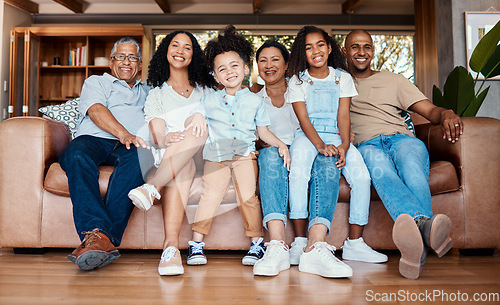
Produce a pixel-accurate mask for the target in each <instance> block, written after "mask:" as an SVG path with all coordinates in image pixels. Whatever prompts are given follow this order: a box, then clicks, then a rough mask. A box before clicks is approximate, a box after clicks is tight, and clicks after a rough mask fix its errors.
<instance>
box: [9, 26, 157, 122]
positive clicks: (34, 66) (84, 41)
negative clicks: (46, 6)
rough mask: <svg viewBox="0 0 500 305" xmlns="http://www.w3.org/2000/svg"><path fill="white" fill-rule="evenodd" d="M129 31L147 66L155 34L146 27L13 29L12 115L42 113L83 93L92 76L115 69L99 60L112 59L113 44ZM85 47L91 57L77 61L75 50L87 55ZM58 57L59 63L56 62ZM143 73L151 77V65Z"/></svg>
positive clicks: (145, 77)
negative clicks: (86, 81)
mask: <svg viewBox="0 0 500 305" xmlns="http://www.w3.org/2000/svg"><path fill="white" fill-rule="evenodd" d="M126 36H128V37H132V38H134V39H135V40H137V42H139V44H141V48H142V59H143V67H147V66H148V64H149V59H150V53H149V50H150V39H149V38H148V37H147V36H146V35H145V32H144V28H143V27H141V26H126V27H16V28H14V30H13V31H11V52H10V91H9V117H13V116H19V115H32V116H37V115H39V112H38V108H40V107H42V106H46V105H52V104H58V103H63V102H65V101H67V100H70V99H73V98H75V97H78V96H79V95H80V91H81V88H82V85H83V82H84V81H85V79H86V78H88V77H89V76H91V75H94V74H98V75H101V74H103V73H104V72H108V73H109V72H110V69H109V67H108V66H97V65H95V62H94V59H95V58H96V57H106V58H109V56H110V53H111V49H112V47H113V44H114V43H115V42H116V41H117V40H118V39H120V38H121V37H126ZM78 49H79V51H77V50H78ZM84 49H86V50H85V53H86V56H85V57H84V56H79V57H78V58H79V59H78V60H76V58H77V57H76V56H71V50H75V54H82V53H83V52H84V51H83V50H84ZM77 52H79V53H77ZM55 58H58V60H59V65H55V64H56V62H55ZM70 58H72V60H70ZM138 78H141V79H147V69H144V70H143V71H142V73H140V74H139V76H138Z"/></svg>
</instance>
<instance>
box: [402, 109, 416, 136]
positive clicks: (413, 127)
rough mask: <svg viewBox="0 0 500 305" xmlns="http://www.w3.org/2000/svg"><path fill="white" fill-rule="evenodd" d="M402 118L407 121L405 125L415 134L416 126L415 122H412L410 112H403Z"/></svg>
mask: <svg viewBox="0 0 500 305" xmlns="http://www.w3.org/2000/svg"><path fill="white" fill-rule="evenodd" d="M401 117H403V118H404V119H405V124H406V126H408V129H409V130H410V131H411V132H412V133H413V134H415V126H413V121H412V120H411V115H410V112H408V111H404V110H403V111H402V112H401Z"/></svg>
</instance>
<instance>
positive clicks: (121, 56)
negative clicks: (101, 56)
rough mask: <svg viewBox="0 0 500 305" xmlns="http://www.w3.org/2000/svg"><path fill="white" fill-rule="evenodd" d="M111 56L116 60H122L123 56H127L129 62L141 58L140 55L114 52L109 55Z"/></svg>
mask: <svg viewBox="0 0 500 305" xmlns="http://www.w3.org/2000/svg"><path fill="white" fill-rule="evenodd" d="M111 58H114V59H115V60H118V61H124V60H125V58H128V60H129V61H131V62H137V61H139V60H140V59H141V58H140V57H138V56H135V55H125V54H116V55H113V56H111Z"/></svg>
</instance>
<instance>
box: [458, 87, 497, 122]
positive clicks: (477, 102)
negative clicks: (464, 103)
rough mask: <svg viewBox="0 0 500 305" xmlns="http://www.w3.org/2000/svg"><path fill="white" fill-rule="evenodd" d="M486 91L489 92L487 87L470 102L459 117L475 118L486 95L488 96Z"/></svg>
mask: <svg viewBox="0 0 500 305" xmlns="http://www.w3.org/2000/svg"><path fill="white" fill-rule="evenodd" d="M488 90H490V87H489V86H488V87H487V88H486V89H484V90H483V92H481V93H479V95H478V96H477V97H476V98H475V99H474V100H473V101H472V103H470V105H469V107H467V109H465V111H464V112H463V113H462V115H461V116H463V117H464V116H476V114H477V112H478V111H479V108H481V105H482V104H483V101H484V99H485V98H486V94H488Z"/></svg>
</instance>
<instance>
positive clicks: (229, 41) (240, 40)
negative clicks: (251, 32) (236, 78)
mask: <svg viewBox="0 0 500 305" xmlns="http://www.w3.org/2000/svg"><path fill="white" fill-rule="evenodd" d="M230 51H233V52H236V53H238V55H239V56H240V57H241V59H242V60H243V62H244V63H245V64H246V65H250V63H251V61H252V56H253V46H252V44H251V43H250V42H249V41H248V40H246V39H245V37H244V36H243V35H241V34H238V33H237V32H236V28H235V27H234V26H233V25H228V26H227V27H226V28H225V29H224V30H223V31H222V32H219V35H218V36H217V38H214V39H212V40H210V41H209V42H208V43H207V46H206V47H205V58H206V60H207V66H208V69H209V71H214V61H215V57H216V56H217V55H220V54H222V53H226V52H230Z"/></svg>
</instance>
